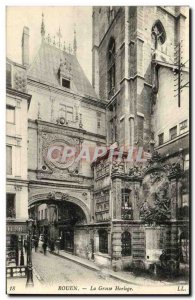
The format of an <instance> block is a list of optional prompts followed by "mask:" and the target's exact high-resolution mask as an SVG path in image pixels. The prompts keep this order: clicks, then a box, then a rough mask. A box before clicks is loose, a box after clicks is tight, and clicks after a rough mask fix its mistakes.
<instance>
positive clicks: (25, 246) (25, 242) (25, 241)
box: [24, 240, 27, 253]
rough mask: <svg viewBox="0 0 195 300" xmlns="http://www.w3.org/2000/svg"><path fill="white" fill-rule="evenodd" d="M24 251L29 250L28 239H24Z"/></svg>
mask: <svg viewBox="0 0 195 300" xmlns="http://www.w3.org/2000/svg"><path fill="white" fill-rule="evenodd" d="M24 251H25V253H26V252H27V240H24Z"/></svg>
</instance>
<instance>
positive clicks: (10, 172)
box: [6, 145, 13, 175]
mask: <svg viewBox="0 0 195 300" xmlns="http://www.w3.org/2000/svg"><path fill="white" fill-rule="evenodd" d="M8 149H9V151H10V153H9V154H8ZM6 174H7V175H13V146H11V145H6Z"/></svg>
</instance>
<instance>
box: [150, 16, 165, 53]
mask: <svg viewBox="0 0 195 300" xmlns="http://www.w3.org/2000/svg"><path fill="white" fill-rule="evenodd" d="M152 39H153V41H154V49H157V47H158V44H160V45H162V44H164V42H165V41H166V32H165V29H164V26H163V24H162V23H161V21H160V20H157V21H156V22H155V23H154V25H153V26H152Z"/></svg>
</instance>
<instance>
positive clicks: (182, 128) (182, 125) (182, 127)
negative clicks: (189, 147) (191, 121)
mask: <svg viewBox="0 0 195 300" xmlns="http://www.w3.org/2000/svg"><path fill="white" fill-rule="evenodd" d="M187 129H188V120H187V119H186V120H184V121H182V122H180V123H179V134H183V133H184V132H186V131H187Z"/></svg>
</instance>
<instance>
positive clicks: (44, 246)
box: [42, 241, 47, 255]
mask: <svg viewBox="0 0 195 300" xmlns="http://www.w3.org/2000/svg"><path fill="white" fill-rule="evenodd" d="M42 247H43V253H44V255H46V252H47V243H46V242H45V241H44V242H43V245H42Z"/></svg>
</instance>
